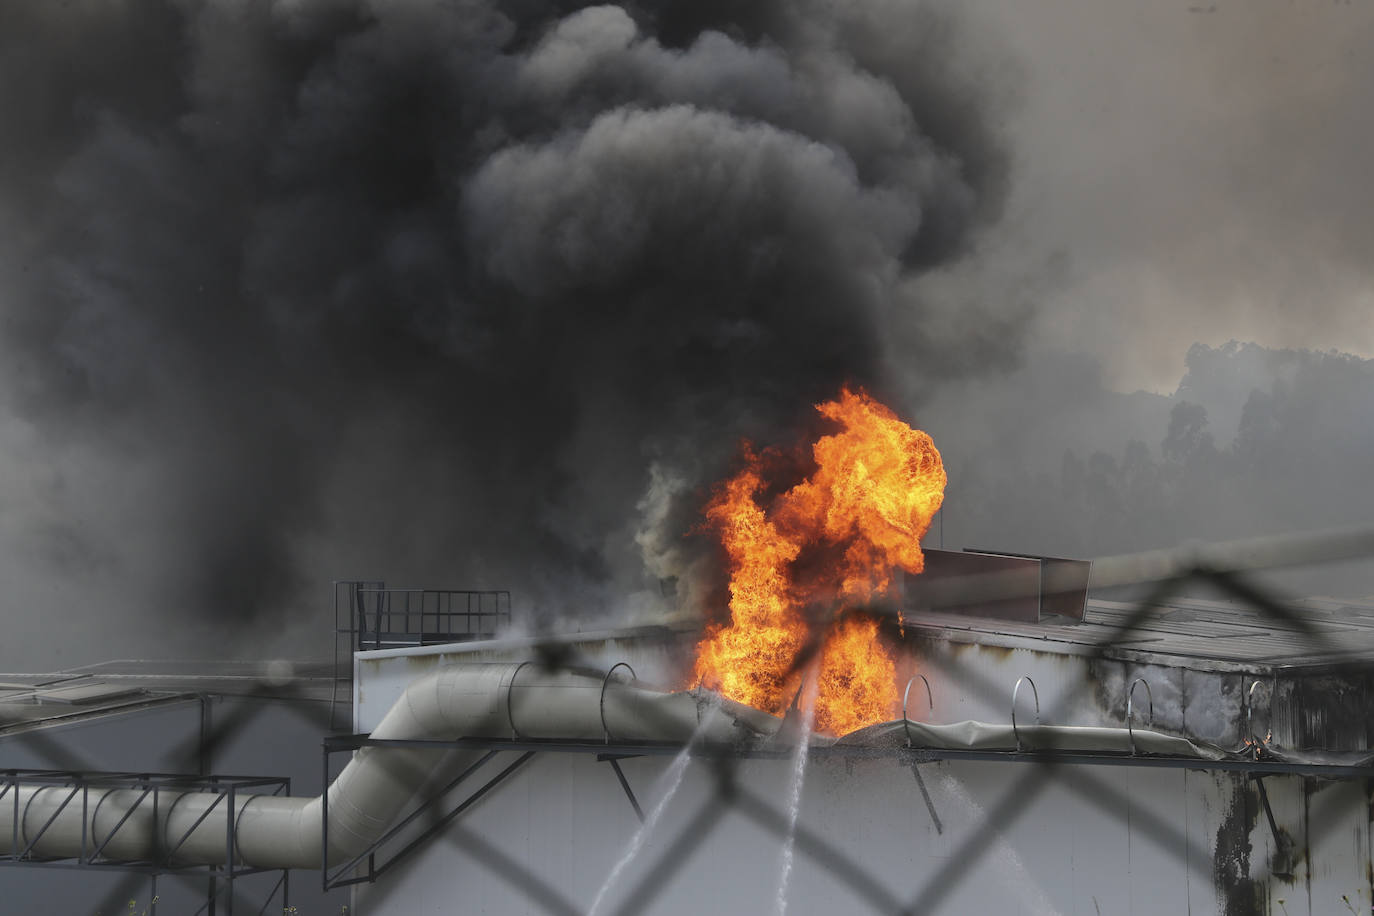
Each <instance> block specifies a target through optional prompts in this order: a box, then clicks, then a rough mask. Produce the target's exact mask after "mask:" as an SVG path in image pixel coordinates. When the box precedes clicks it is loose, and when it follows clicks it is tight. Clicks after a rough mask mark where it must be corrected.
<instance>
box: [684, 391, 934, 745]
mask: <svg viewBox="0 0 1374 916" xmlns="http://www.w3.org/2000/svg"><path fill="white" fill-rule="evenodd" d="M816 409H817V410H818V411H819V412H820V413H821V415H822V416H824V417H826V418H827V419H829V420H832V421H835V422H836V423H838V424H839V425H840V427H841V429H840V430H839V431H838V432H835V433H832V434H830V435H826V436H823V437H821V438H820V439H818V440H817V441H816V442H815V443H814V445H813V446H812V448H811V454H812V457H813V458H814V461H815V470H814V471H813V472H812V473H811V474H810V475H809V476H807V477H806V479H804V480H802V481H801V482H800V483H797V484H796V485H795V486H792V487H791V488H790V489H787V490H786V491H785V492H783V493H782V494H781V495H779V496H777V497H776V498H775V499H773V500H771V501H770V502H769V504H768V505H763V504H761V502H760V497H761V495H762V494H763V493H765V492H766V491H767V490H768V488H769V486H770V484H771V483H772V482H771V481H769V480H768V479H767V477H768V470H769V462H768V460H767V457H768V456H767V453H762V454H761V453H758V452H755V451H754V450H753V449H752V448H750V447H748V445H747V444H746V447H745V467H744V468H743V469H742V470H741V471H739V472H738V473H737V474H736V475H735V476H734V477H732V478H730V479H729V480H728V481H726V482H725V483H724V484H723V485H722V486H721V487H720V488H719V490H718V491H717V493H716V495H715V497H714V498H713V499H712V500H711V502H710V504H709V505H708V506H707V507H706V517H707V520H708V523H709V525H710V526H711V527H712V528H713V529H714V530H715V531H717V532H718V534H719V536H720V539H721V544H722V546H723V547H724V549H725V552H726V554H727V556H728V558H729V568H730V623H729V624H728V625H724V626H716V627H714V628H712V629H711V630H710V631H709V632H708V633H707V635H706V638H705V639H703V640H702V642H701V643H700V645H699V646H698V654H697V660H696V665H695V668H694V669H693V673H692V678H693V681H694V682H697V683H702V684H704V685H705V686H708V687H711V688H713V689H716V690H719V691H720V692H721V693H722V694H724V695H725V696H726V697H728V698H730V699H732V700H737V701H739V702H742V703H747V704H749V705H750V706H753V707H755V708H758V709H762V710H765V711H768V712H772V713H775V714H777V713H781V712H782V711H783V710H784V709H785V708H786V706H787V704H788V702H789V701H790V700H791V699H792V697H793V696H794V695H795V694H796V693H797V690H798V687H799V684H800V681H801V673H800V672H799V671H798V667H799V664H800V663H802V662H803V660H804V656H805V655H807V654H809V653H808V652H807V651H806V647H807V644H808V640H810V639H812V638H814V637H815V635H816V631H817V630H818V628H820V627H829V626H830V624H831V623H832V622H835V621H836V620H837V618H838V617H839V616H840V615H841V614H843V615H844V619H843V620H841V621H839V622H838V623H836V625H835V626H834V627H833V628H831V629H829V630H828V631H827V632H825V634H824V642H823V645H822V647H821V650H820V657H819V664H818V668H817V670H816V677H817V679H818V692H817V697H816V712H815V717H816V719H815V721H816V727H817V728H818V729H819V730H821V731H824V732H830V733H834V734H844V733H846V732H849V731H853V730H854V729H856V728H859V727H862V726H864V725H868V724H871V723H873V722H877V721H882V720H885V719H890V718H892V716H893V714H894V713H895V711H896V708H897V704H898V687H897V682H896V668H895V663H894V661H893V658H892V655H891V653H890V652H889V650H888V649H887V648H886V647H885V646H883V644H882V642H881V641H880V640H879V638H878V621H877V620H875V619H872V618H869V617H865V616H863V615H862V613H861V609H862V608H864V607H867V606H870V605H872V604H873V603H875V602H883V603H887V604H892V605H896V604H897V603H898V602H897V601H896V599H895V596H894V579H893V569H894V568H895V567H900V568H902V569H904V570H906V571H907V572H909V573H919V572H920V571H921V570H922V569H923V568H924V559H923V556H922V553H921V538H922V536H924V535H925V533H926V530H927V529H928V528H929V527H930V522H931V519H932V518H933V517H934V516H935V513H936V512H937V511H938V510H939V508H940V503H941V500H942V499H943V498H944V489H945V481H946V477H945V470H944V466H943V465H942V463H941V460H940V453H939V451H938V450H936V448H935V443H934V442H933V441H932V440H931V438H930V436H928V435H926V434H925V433H923V432H921V431H920V430H917V429H913V428H912V427H910V426H908V425H907V424H906V423H904V422H902V420H900V419H899V418H898V417H897V415H896V414H894V413H893V412H892V411H891V410H889V409H888V408H887V407H885V406H883V405H882V404H880V403H879V402H878V401H876V400H874V399H873V398H872V397H871V396H869V395H868V394H866V393H865V392H863V391H856V390H851V389H849V388H845V389H844V390H843V391H842V392H841V393H840V395H839V397H838V398H837V399H835V400H833V401H826V402H823V403H821V404H818V405H816ZM817 608H819V609H821V610H820V611H819V613H818V614H815V615H809V614H808V610H813V609H817ZM811 616H815V617H817V618H819V619H809V617H811Z"/></svg>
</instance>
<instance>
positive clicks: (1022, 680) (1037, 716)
mask: <svg viewBox="0 0 1374 916" xmlns="http://www.w3.org/2000/svg"><path fill="white" fill-rule="evenodd" d="M1023 683H1024V684H1030V686H1031V696H1033V697H1034V698H1035V724H1036V725H1039V724H1040V691H1039V690H1037V689H1036V688H1035V681H1033V680H1031V679H1030V675H1029V674H1026V675H1022V676H1021V678H1020V679H1018V680H1017V682H1016V686H1015V687H1013V688H1012V690H1011V733H1012V734H1013V735H1015V736H1016V752H1017V753H1018V754H1019V753H1021V750H1022V747H1021V731H1020V729H1018V728H1017V727H1016V695H1017V694H1018V693H1020V692H1021V685H1022V684H1023Z"/></svg>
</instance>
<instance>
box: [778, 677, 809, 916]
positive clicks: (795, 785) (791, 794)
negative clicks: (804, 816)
mask: <svg viewBox="0 0 1374 916" xmlns="http://www.w3.org/2000/svg"><path fill="white" fill-rule="evenodd" d="M815 674H816V672H815V671H814V670H812V672H811V674H810V676H808V677H807V679H806V682H805V685H804V686H803V687H802V698H801V722H800V728H799V733H798V735H797V755H796V757H794V758H793V760H792V781H791V784H790V785H789V786H788V792H787V837H786V839H784V840H783V844H782V864H781V871H780V874H779V875H778V896H777V901H776V903H777V906H776V907H775V908H774V912H775V913H777V916H783V914H785V913H786V912H787V887H788V884H789V883H790V881H791V878H792V850H793V847H794V846H795V845H796V839H797V816H798V815H799V814H800V813H801V793H802V783H803V782H804V781H805V778H806V755H807V751H808V750H810V748H811V726H812V724H813V723H814V722H815V718H816V693H817V684H816V681H817V678H816V677H815Z"/></svg>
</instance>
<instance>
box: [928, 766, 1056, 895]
mask: <svg viewBox="0 0 1374 916" xmlns="http://www.w3.org/2000/svg"><path fill="white" fill-rule="evenodd" d="M940 786H941V788H942V789H944V791H945V793H946V794H948V795H949V796H950V797H951V798H953V799H954V800H955V801H957V802H958V803H959V804H961V805H963V806H964V807H965V808H967V809H968V810H969V811H970V812H971V813H972V814H973V819H974V821H975V822H982V821H985V820H986V819H987V812H986V811H985V810H983V806H982V805H980V804H978V803H977V802H976V801H974V800H973V797H972V796H971V795H969V794H968V790H967V789H965V788H964V786H963V783H961V782H959V780H957V779H955V778H954V777H953V776H950V775H944V776H942V777H941V778H940ZM990 851H991V853H992V856H993V858H995V859H996V860H997V865H996V867H994V868H990V869H984V873H988V872H991V873H992V875H994V876H995V877H996V878H997V880H998V881H999V882H1000V883H1001V884H1002V885H1003V886H1005V887H1006V888H1007V889H1008V890H1010V891H1012V892H1013V893H1015V895H1016V897H1017V898H1018V899H1019V900H1020V901H1021V904H1022V905H1023V906H1025V907H1027V908H1028V909H1029V910H1030V911H1031V912H1032V913H1033V914H1035V916H1062V914H1061V913H1060V911H1059V910H1058V909H1057V908H1056V907H1055V905H1054V904H1053V903H1051V902H1050V898H1049V897H1048V896H1047V895H1046V894H1045V890H1044V888H1042V887H1041V886H1040V885H1039V884H1038V883H1036V881H1035V879H1034V878H1033V877H1031V873H1030V870H1029V869H1027V868H1026V863H1024V862H1022V861H1021V857H1020V856H1019V855H1017V854H1016V850H1015V849H1013V848H1012V847H1011V844H1010V843H1008V842H1007V841H1006V840H1005V839H1004V838H1003V837H1002V834H1001V832H1000V831H998V832H997V833H996V834H995V835H994V838H993V847H992V849H991V850H990Z"/></svg>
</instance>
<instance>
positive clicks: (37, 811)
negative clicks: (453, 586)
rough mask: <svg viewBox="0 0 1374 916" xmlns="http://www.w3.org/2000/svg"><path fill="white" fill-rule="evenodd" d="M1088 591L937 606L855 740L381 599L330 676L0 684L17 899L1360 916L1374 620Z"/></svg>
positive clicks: (615, 644)
mask: <svg viewBox="0 0 1374 916" xmlns="http://www.w3.org/2000/svg"><path fill="white" fill-rule="evenodd" d="M941 562H946V561H942V560H940V559H939V558H938V552H937V556H936V559H935V560H934V563H933V568H935V569H936V570H937V571H938V569H939V568H940V563H941ZM969 562H975V563H979V562H983V561H979V560H974V561H970V560H968V559H967V558H964V557H960V556H958V555H956V556H954V557H950V558H947V563H948V564H949V566H948V567H947V568H949V569H957V570H959V571H960V574H967V572H968V570H967V569H965V565H966V564H967V563H969ZM1070 562H1071V561H1057V560H1046V559H1043V558H1017V557H1007V556H1000V557H991V556H989V557H988V558H987V560H986V563H987V565H986V566H982V567H980V569H983V570H987V571H989V574H991V573H992V572H994V571H996V570H1004V571H1005V570H1007V569H1011V570H1013V571H1014V570H1016V569H1024V570H1025V571H1027V573H1028V574H1029V575H1032V576H1033V577H1035V578H1036V580H1037V581H1040V582H1044V581H1048V580H1049V579H1052V578H1053V577H1052V576H1050V577H1047V576H1046V571H1047V570H1048V569H1049V568H1050V566H1051V564H1064V563H1070ZM975 572H977V571H976V570H975ZM933 578H938V577H933ZM1082 585H1083V589H1082V590H1081V593H1074V594H1070V593H1068V592H1063V591H1059V592H1054V593H1047V592H1045V591H1044V590H1043V589H1042V590H1040V591H1038V592H1034V593H1033V594H1030V595H1029V596H1027V597H1025V598H1023V599H1021V600H1019V601H1007V600H1004V601H1001V602H1000V603H999V602H997V601H983V602H976V601H975V602H968V603H964V604H960V605H957V606H950V605H948V603H946V604H945V605H941V606H936V605H934V604H931V603H930V602H924V601H923V600H922V599H921V598H920V597H919V593H916V592H914V590H913V591H912V594H911V595H910V596H909V600H908V602H907V607H906V608H905V609H904V613H903V614H902V615H901V616H900V618H899V619H896V620H891V621H887V622H885V623H884V629H883V636H884V639H886V640H888V641H889V642H890V643H891V644H892V645H894V646H895V647H896V650H897V654H898V657H899V660H900V661H899V679H900V682H901V683H902V685H903V688H904V689H903V691H902V694H903V706H904V708H903V710H902V714H901V715H900V716H899V717H896V718H895V719H894V720H893V721H891V722H887V723H880V724H876V725H873V726H870V727H867V728H864V729H860V730H859V731H858V732H855V733H852V734H850V735H846V736H840V737H838V738H836V737H826V736H822V735H818V734H812V733H811V732H810V730H809V729H808V728H806V727H805V725H806V721H805V715H804V709H803V705H802V703H803V701H802V700H801V698H800V695H799V702H798V704H797V706H796V708H795V709H793V710H792V711H790V712H789V713H788V714H787V716H786V717H784V718H783V719H782V720H779V719H778V718H777V717H774V716H769V715H767V714H764V713H761V712H759V711H757V710H752V709H749V708H747V707H742V706H740V705H739V704H734V703H731V702H729V701H722V700H720V699H719V698H718V697H715V696H714V695H713V694H712V693H711V692H710V691H706V690H702V689H696V688H694V687H693V685H690V684H686V683H684V680H683V679H684V671H685V670H688V669H689V666H690V659H691V656H692V652H693V650H694V647H695V645H696V642H697V640H698V639H699V638H700V635H701V634H700V628H699V627H688V626H645V627H635V628H626V629H618V630H606V631H597V632H581V633H564V634H557V635H550V636H546V637H538V638H534V637H518V638H517V637H511V636H503V635H501V632H502V629H503V628H502V624H503V622H504V620H505V619H507V618H508V617H509V614H510V606H509V603H508V597H507V598H506V599H505V601H506V602H507V603H505V604H501V603H500V601H501V600H502V599H499V598H498V599H491V600H494V601H495V602H496V603H494V604H491V605H483V604H482V601H483V600H488V599H483V598H481V597H479V598H477V599H476V601H477V604H476V605H473V604H471V601H472V600H473V599H472V598H470V597H469V598H463V597H461V596H467V595H470V594H473V593H461V592H424V591H414V590H392V589H386V588H385V586H383V585H381V584H380V583H341V584H340V586H339V591H338V592H337V595H338V604H337V607H338V608H340V609H341V614H342V617H341V623H340V625H339V627H338V634H337V635H338V636H339V637H340V639H341V640H342V642H341V646H342V647H343V648H342V649H341V651H340V654H339V656H338V661H339V664H337V665H333V664H329V663H323V664H320V665H316V666H313V667H311V666H290V665H286V664H284V663H276V664H256V665H248V664H245V665H238V666H236V665H227V664H226V665H215V666H200V670H198V671H195V672H192V671H188V670H185V669H184V668H178V667H176V666H170V665H166V666H164V665H158V664H154V663H111V664H108V665H102V666H96V667H94V668H89V669H79V670H75V671H68V672H60V673H57V674H53V675H47V676H37V675H26V676H19V675H3V676H0V681H3V682H4V683H3V689H2V690H3V692H0V722H2V723H3V725H0V769H3V770H4V775H3V779H4V784H3V785H0V816H2V817H3V821H4V823H5V825H6V829H5V830H4V831H0V856H2V857H3V860H4V864H6V865H9V866H12V867H10V868H8V869H6V870H4V871H3V872H0V882H4V885H5V888H6V892H5V896H6V897H7V898H8V899H10V900H16V899H39V898H35V897H34V895H46V896H43V897H42V898H41V899H43V900H45V901H47V902H46V903H45V904H44V906H43V909H44V911H52V912H74V913H75V912H85V911H94V910H93V909H92V908H91V903H90V901H91V900H93V899H103V898H102V897H101V896H100V895H101V894H105V895H106V896H108V894H109V893H111V892H113V891H115V890H121V891H122V889H123V888H125V887H127V888H128V891H127V896H126V897H123V898H122V899H120V900H118V901H116V904H117V905H116V906H114V907H112V908H109V909H107V910H106V911H107V912H128V911H129V909H130V908H129V907H127V906H125V903H126V902H127V901H134V906H133V909H134V911H136V912H141V911H142V910H143V909H148V911H150V912H151V911H153V908H152V907H151V906H150V904H151V901H152V897H153V895H154V894H156V896H157V898H158V903H157V907H156V911H157V912H174V913H182V912H196V911H197V910H196V908H197V907H200V910H199V911H200V912H220V913H223V912H234V913H242V912H250V913H252V912H277V911H279V910H278V909H274V908H279V907H282V906H283V905H285V906H289V907H294V908H295V909H296V911H298V912H302V913H314V912H322V913H338V912H340V911H341V909H342V908H343V907H345V906H347V907H348V912H350V913H356V914H370V913H407V914H411V913H435V914H438V913H444V914H447V913H454V912H463V913H493V914H506V913H531V914H538V913H587V912H595V913H601V914H611V913H623V914H628V913H663V914H670V913H693V914H696V913H700V912H728V913H734V912H739V913H746V912H747V913H754V912H779V911H781V910H782V909H784V908H785V909H786V910H787V911H790V912H793V913H836V912H882V913H886V912H919V913H929V912H948V913H987V912H1007V913H1034V914H1040V913H1064V914H1097V913H1103V914H1106V913H1137V914H1138V913H1161V914H1166V913H1167V914H1174V913H1181V912H1190V913H1194V914H1213V913H1215V914H1225V916H1233V914H1241V913H1274V914H1293V916H1296V914H1300V913H1301V914H1329V913H1341V912H1353V913H1367V912H1370V911H1371V905H1372V904H1374V888H1372V887H1371V880H1372V879H1371V874H1374V861H1372V860H1371V846H1370V827H1371V824H1370V822H1371V811H1374V803H1372V801H1371V785H1374V783H1371V778H1372V777H1374V751H1371V745H1370V741H1371V734H1374V714H1371V710H1374V704H1372V703H1371V690H1372V689H1374V684H1371V677H1372V674H1371V671H1372V670H1374V669H1371V665H1370V659H1371V658H1374V602H1347V601H1337V600H1329V601H1328V600H1317V599H1313V600H1309V601H1305V602H1298V603H1296V604H1288V605H1285V606H1284V607H1283V608H1282V611H1281V613H1278V614H1276V613H1274V609H1273V608H1267V607H1264V608H1254V607H1250V606H1248V605H1246V604H1245V603H1243V602H1240V601H1222V600H1203V599H1198V598H1183V597H1173V598H1165V599H1163V600H1160V601H1158V602H1156V603H1153V604H1151V605H1150V606H1148V607H1146V608H1143V609H1140V608H1137V606H1136V605H1134V604H1131V603H1119V602H1112V601H1106V600H1097V599H1093V600H1087V599H1086V572H1084V575H1083V581H1082ZM937 590H938V589H937ZM1075 594H1076V595H1077V596H1076V597H1075ZM464 601H467V602H468V603H467V604H466V605H464V604H463V603H462V602H464ZM454 602H458V604H455V603H454ZM474 607H475V608H476V611H475V612H474V610H473V609H474ZM474 613H475V614H476V616H474ZM226 723H229V724H230V726H231V727H228V728H226V727H225V725H226ZM207 736H212V737H216V738H220V740H214V741H207ZM56 771H61V772H56ZM158 774H163V775H158ZM178 774H180V775H178ZM226 774H227V775H226ZM326 782H329V783H331V784H332V788H331V789H330V791H329V792H327V793H323V794H321V790H322V788H323V786H324V785H325V783H326ZM230 811H232V812H234V816H233V817H228V816H226V812H230ZM73 875H77V876H79V881H73V880H72V876H73ZM130 875H133V876H136V880H134V879H130V878H129V877H128V876H130ZM53 876H58V877H53ZM62 876H65V877H62ZM154 881H156V890H154V889H153V887H154V885H153V882H154ZM121 882H125V883H124V884H121ZM48 904H51V905H48Z"/></svg>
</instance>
